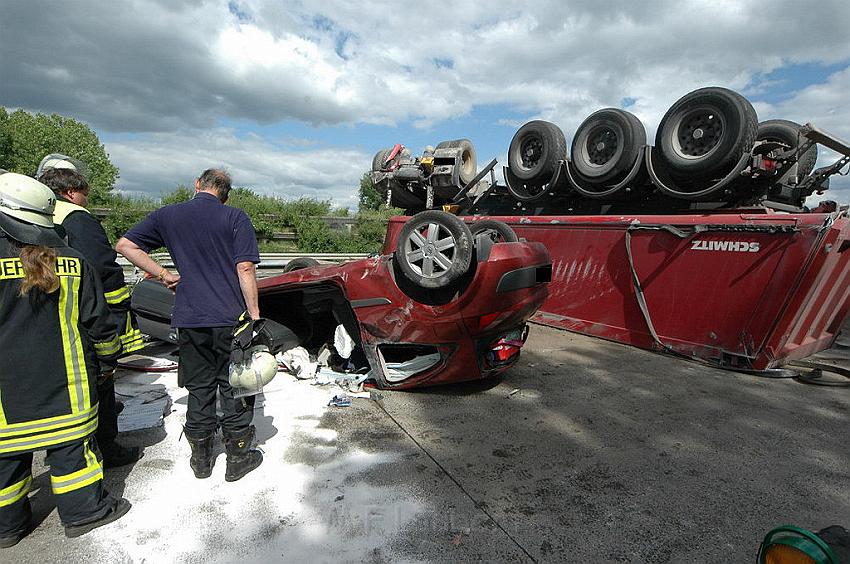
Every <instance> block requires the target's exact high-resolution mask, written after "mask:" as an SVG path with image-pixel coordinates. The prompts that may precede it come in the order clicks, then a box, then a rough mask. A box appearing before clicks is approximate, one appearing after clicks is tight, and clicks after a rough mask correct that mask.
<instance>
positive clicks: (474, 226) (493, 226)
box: [469, 219, 519, 243]
mask: <svg viewBox="0 0 850 564" xmlns="http://www.w3.org/2000/svg"><path fill="white" fill-rule="evenodd" d="M469 230H470V231H471V232H472V236H473V237H475V236H476V235H478V234H480V233H486V234H488V235H489V236H490V238H491V239H492V240H493V242H494V243H516V242H517V241H519V237H517V235H516V232H515V231H514V230H513V229H511V227H510V226H509V225H508V224H507V223H502V222H501V221H496V220H495V219H482V220H481V221H476V222H474V223H470V224H469Z"/></svg>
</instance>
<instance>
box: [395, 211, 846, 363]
mask: <svg viewBox="0 0 850 564" xmlns="http://www.w3.org/2000/svg"><path fill="white" fill-rule="evenodd" d="M465 219H467V221H470V222H472V221H475V220H476V219H481V218H472V217H471V218H465ZM490 219H498V220H500V221H504V222H505V223H508V224H509V225H511V227H513V228H514V230H515V231H516V232H517V234H518V235H519V236H520V237H524V238H526V239H528V240H529V241H539V242H541V243H543V244H544V245H546V247H547V248H548V249H549V253H550V255H551V258H552V268H553V273H552V282H551V284H550V285H549V298H548V299H547V301H546V302H545V303H544V304H543V307H542V308H541V310H540V312H539V313H538V314H537V315H536V317H535V320H536V321H539V322H541V323H545V324H547V325H551V326H555V327H561V328H564V329H569V330H572V331H578V332H581V333H585V334H588V335H595V336H598V337H603V338H606V339H610V340H614V341H618V342H622V343H627V344H631V345H635V346H639V347H642V348H649V349H651V348H660V347H670V348H672V349H674V350H675V351H677V352H679V353H682V354H685V355H688V356H694V357H698V358H701V359H704V360H709V361H712V362H717V363H721V364H723V365H726V366H733V367H742V368H755V369H764V368H769V367H774V366H778V365H781V364H782V363H783V362H786V361H787V360H790V359H797V358H802V357H804V356H808V355H810V354H813V353H815V352H817V351H820V350H823V349H825V348H828V347H829V346H830V345H831V344H832V342H833V340H834V339H835V337H836V334H837V331H838V329H839V328H840V326H841V322H842V321H843V319H844V317H845V316H846V314H847V312H848V308H850V250H848V245H850V219H848V218H847V217H846V215H842V214H765V213H758V212H752V213H741V212H737V213H712V214H704V215H697V214H692V215H671V216H529V217H518V216H511V217H493V218H490ZM402 222H403V220H402V219H401V218H394V219H393V220H392V221H391V222H390V226H389V229H388V231H387V239H386V241H385V249H384V250H385V252H391V251H392V249H393V248H394V246H395V238H396V235H397V233H398V229H399V228H400V227H401V223H402ZM629 251H630V252H631V256H632V260H631V262H630V260H629ZM635 276H636V279H637V283H636V282H635ZM636 284H639V285H640V288H641V289H642V293H643V298H644V300H645V304H646V307H645V308H644V309H642V308H641V305H640V302H639V299H638V297H639V296H638V294H639V292H638V291H637V289H636V288H637V285H636ZM648 321H649V322H650V323H651V324H652V326H653V327H654V329H655V333H656V335H657V339H658V341H656V338H655V337H653V335H652V332H651V331H650V325H649V323H648Z"/></svg>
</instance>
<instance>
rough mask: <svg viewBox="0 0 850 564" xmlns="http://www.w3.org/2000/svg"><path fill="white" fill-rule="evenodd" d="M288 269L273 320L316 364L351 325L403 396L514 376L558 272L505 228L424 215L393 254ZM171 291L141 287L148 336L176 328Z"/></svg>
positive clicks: (272, 290)
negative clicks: (161, 326)
mask: <svg viewBox="0 0 850 564" xmlns="http://www.w3.org/2000/svg"><path fill="white" fill-rule="evenodd" d="M178 266H179V265H178ZM285 270H289V272H286V271H285V272H284V274H281V275H279V276H274V277H269V278H263V279H261V280H260V281H259V293H260V311H261V313H262V315H263V317H265V318H268V319H272V320H274V321H277V322H279V323H281V324H283V325H285V326H287V327H288V328H289V329H291V330H292V331H293V332H294V333H295V334H296V335H297V336H298V340H299V343H300V344H301V346H303V347H304V348H306V349H307V350H308V351H309V352H311V353H312V354H316V353H317V352H318V350H319V349H320V348H321V347H322V346H323V345H327V344H329V343H333V339H334V332H335V330H336V328H337V326H339V325H342V326H343V327H344V328H345V330H346V332H347V333H348V335H349V336H350V337H351V339H352V340H353V341H354V343H355V348H354V353H353V354H352V355H351V359H350V360H351V362H352V363H353V368H354V369H355V370H359V371H366V370H368V374H369V378H370V379H371V380H372V381H374V383H375V384H376V385H377V386H378V387H380V388H392V389H405V388H413V387H418V386H427V385H434V384H445V383H453V382H461V381H468V380H477V379H481V378H486V377H489V376H492V375H495V374H498V373H500V372H502V371H504V370H505V369H506V368H508V367H509V366H511V365H512V364H513V363H514V362H516V360H517V359H518V358H519V352H520V348H521V347H522V345H523V344H524V342H525V339H526V337H527V334H528V331H527V326H526V322H527V321H528V319H529V318H530V317H531V316H532V315H533V314H534V313H535V312H536V311H537V310H538V308H539V307H540V306H541V305H542V304H543V302H544V300H545V299H546V297H547V295H548V292H547V284H548V282H549V281H550V279H551V274H552V266H551V262H550V259H549V253H548V252H547V250H546V248H545V247H544V246H543V245H542V244H540V243H527V242H519V241H518V240H517V237H516V235H515V234H514V232H513V231H512V230H511V228H510V227H508V226H507V225H505V224H503V223H499V222H495V221H479V222H473V223H471V224H466V223H464V222H463V221H462V220H461V219H459V218H457V217H455V216H453V215H451V214H447V213H444V212H440V211H425V212H422V213H420V214H417V215H416V216H414V217H412V218H411V219H410V220H409V221H408V222H407V223H406V224H405V225H404V227H403V228H402V230H401V232H400V233H399V236H398V239H397V242H396V246H395V252H393V253H392V254H386V255H380V256H376V257H372V258H366V259H360V260H356V261H352V262H348V263H345V264H341V265H319V264H318V263H316V262H315V261H310V260H303V259H296V260H295V261H292V263H291V264H290V265H288V268H287V269H285ZM163 290H164V287H163V286H161V285H159V284H158V283H156V282H151V281H146V282H143V283H141V284H139V285H138V286H137V287H136V290H135V291H134V297H133V307H134V310H135V311H136V313H137V315H138V316H139V318H140V322H141V325H142V329H143V330H144V329H145V325H146V322H148V323H150V322H154V323H157V322H159V323H163V322H167V321H168V320H169V319H170V303H169V302H170V299H169V296H168V295H167V294H164V293H163ZM168 293H169V294H170V292H168Z"/></svg>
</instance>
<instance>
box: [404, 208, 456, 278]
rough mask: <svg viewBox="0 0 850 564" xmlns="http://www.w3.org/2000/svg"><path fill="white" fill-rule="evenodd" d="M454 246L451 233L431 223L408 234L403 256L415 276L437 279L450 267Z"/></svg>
mask: <svg viewBox="0 0 850 564" xmlns="http://www.w3.org/2000/svg"><path fill="white" fill-rule="evenodd" d="M455 246H456V241H455V238H454V236H453V235H452V234H451V232H450V231H449V230H448V229H446V228H445V227H443V226H442V225H439V224H437V223H433V222H432V223H428V224H427V225H425V226H423V227H422V228H418V229H414V230H413V231H412V232H411V233H410V237H408V239H407V241H406V242H405V252H404V256H405V258H406V259H407V263H408V264H409V265H410V268H411V269H413V271H414V272H415V273H416V274H417V275H419V276H424V277H425V278H439V277H441V276H443V275H445V273H446V272H448V271H449V269H450V268H451V267H452V262H454V254H455Z"/></svg>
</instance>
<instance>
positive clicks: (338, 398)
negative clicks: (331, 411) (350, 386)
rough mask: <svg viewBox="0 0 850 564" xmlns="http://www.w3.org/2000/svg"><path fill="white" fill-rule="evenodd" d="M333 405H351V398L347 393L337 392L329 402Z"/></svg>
mask: <svg viewBox="0 0 850 564" xmlns="http://www.w3.org/2000/svg"><path fill="white" fill-rule="evenodd" d="M328 405H329V406H333V407H351V398H350V397H348V396H347V395H345V394H337V395H335V396H334V397H332V398H331V401H329V402H328Z"/></svg>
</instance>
